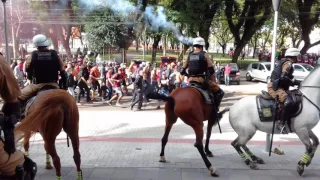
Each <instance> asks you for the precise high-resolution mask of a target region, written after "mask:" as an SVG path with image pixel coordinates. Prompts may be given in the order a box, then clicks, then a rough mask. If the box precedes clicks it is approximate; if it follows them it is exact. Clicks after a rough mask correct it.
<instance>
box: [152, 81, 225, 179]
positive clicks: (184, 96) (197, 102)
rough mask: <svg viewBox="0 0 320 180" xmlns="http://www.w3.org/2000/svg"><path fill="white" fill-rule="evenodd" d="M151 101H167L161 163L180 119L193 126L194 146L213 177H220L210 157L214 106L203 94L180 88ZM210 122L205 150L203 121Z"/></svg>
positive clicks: (214, 117)
mask: <svg viewBox="0 0 320 180" xmlns="http://www.w3.org/2000/svg"><path fill="white" fill-rule="evenodd" d="M148 97H149V98H150V99H161V100H164V101H167V103H166V104H165V113H166V127H165V133H164V135H163V137H162V147H161V153H160V162H166V159H165V156H164V149H165V146H166V144H167V142H168V136H169V133H170V131H171V128H172V126H173V124H175V123H176V122H177V119H178V117H179V118H180V119H181V120H182V121H183V122H184V123H186V124H187V125H189V126H191V127H192V128H193V130H194V132H195V134H196V142H195V144H194V146H195V147H196V148H197V149H198V151H199V153H200V155H201V157H202V159H203V161H204V163H205V164H206V167H207V168H208V170H209V172H210V174H211V175H212V176H219V175H218V173H217V171H216V169H215V168H213V167H212V165H211V163H210V161H209V160H208V158H207V156H208V157H213V154H212V153H211V151H210V150H209V141H210V136H211V130H212V127H213V126H214V125H216V124H217V122H218V121H217V120H216V119H217V118H216V115H217V114H215V113H214V110H213V105H208V104H206V103H205V101H204V98H203V96H202V95H201V93H200V92H199V91H198V90H197V89H195V88H191V87H188V88H178V89H176V90H174V91H173V92H172V93H171V94H170V96H168V97H166V96H164V95H160V94H150V95H148ZM227 111H228V109H225V110H223V111H222V112H221V115H223V114H224V113H225V112H227ZM206 120H208V127H207V137H206V143H205V148H203V142H202V141H203V135H204V131H203V121H206Z"/></svg>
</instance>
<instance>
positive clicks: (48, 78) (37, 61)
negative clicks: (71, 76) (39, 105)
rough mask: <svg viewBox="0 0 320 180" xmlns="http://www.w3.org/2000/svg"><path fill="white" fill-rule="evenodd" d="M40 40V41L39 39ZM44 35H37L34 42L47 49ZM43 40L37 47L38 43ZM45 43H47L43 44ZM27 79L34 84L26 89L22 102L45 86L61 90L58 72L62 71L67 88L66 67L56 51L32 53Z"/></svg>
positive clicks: (21, 97) (21, 98) (29, 59)
mask: <svg viewBox="0 0 320 180" xmlns="http://www.w3.org/2000/svg"><path fill="white" fill-rule="evenodd" d="M39 38H40V39H39ZM44 38H46V37H45V36H44V35H37V36H35V37H34V38H33V41H34V43H35V45H36V46H37V47H40V46H41V47H47V46H49V43H48V42H47V41H48V40H47V39H44ZM39 40H42V41H41V42H40V43H39V44H40V45H37V41H39ZM43 42H45V43H43ZM26 71H27V78H28V79H29V80H30V81H31V82H32V84H30V85H29V86H27V87H25V88H24V89H23V90H22V92H21V96H20V97H19V99H20V100H22V101H26V100H28V99H29V98H31V97H32V96H35V95H36V94H37V92H38V91H39V90H40V89H41V88H43V87H44V86H47V85H50V86H53V87H56V88H59V85H58V72H59V71H60V74H61V79H62V82H63V87H64V88H65V89H67V87H66V77H65V76H64V65H63V62H62V61H61V59H60V58H59V56H58V53H57V52H56V51H55V50H48V49H45V50H41V51H40V50H36V51H34V52H32V54H31V56H30V57H29V58H28V59H27V61H26Z"/></svg>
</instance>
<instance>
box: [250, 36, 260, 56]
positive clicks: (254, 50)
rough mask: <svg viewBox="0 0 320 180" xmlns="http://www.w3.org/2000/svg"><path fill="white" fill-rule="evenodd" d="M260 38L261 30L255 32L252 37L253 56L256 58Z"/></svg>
mask: <svg viewBox="0 0 320 180" xmlns="http://www.w3.org/2000/svg"><path fill="white" fill-rule="evenodd" d="M260 38H261V33H260V31H257V32H256V33H254V35H253V36H252V38H251V40H250V44H251V45H252V46H253V54H252V58H255V55H256V50H257V46H258V40H259V39H260Z"/></svg>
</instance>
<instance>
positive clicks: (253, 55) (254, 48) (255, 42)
mask: <svg viewBox="0 0 320 180" xmlns="http://www.w3.org/2000/svg"><path fill="white" fill-rule="evenodd" d="M257 43H258V38H256V39H254V43H253V54H252V58H255V55H256V50H257Z"/></svg>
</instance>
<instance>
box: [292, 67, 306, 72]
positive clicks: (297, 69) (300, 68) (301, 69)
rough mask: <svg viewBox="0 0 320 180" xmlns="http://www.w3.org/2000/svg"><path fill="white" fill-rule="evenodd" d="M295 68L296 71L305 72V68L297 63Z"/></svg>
mask: <svg viewBox="0 0 320 180" xmlns="http://www.w3.org/2000/svg"><path fill="white" fill-rule="evenodd" d="M293 68H294V70H295V71H300V72H304V69H303V68H302V67H301V66H299V65H295V66H294V67H293Z"/></svg>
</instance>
